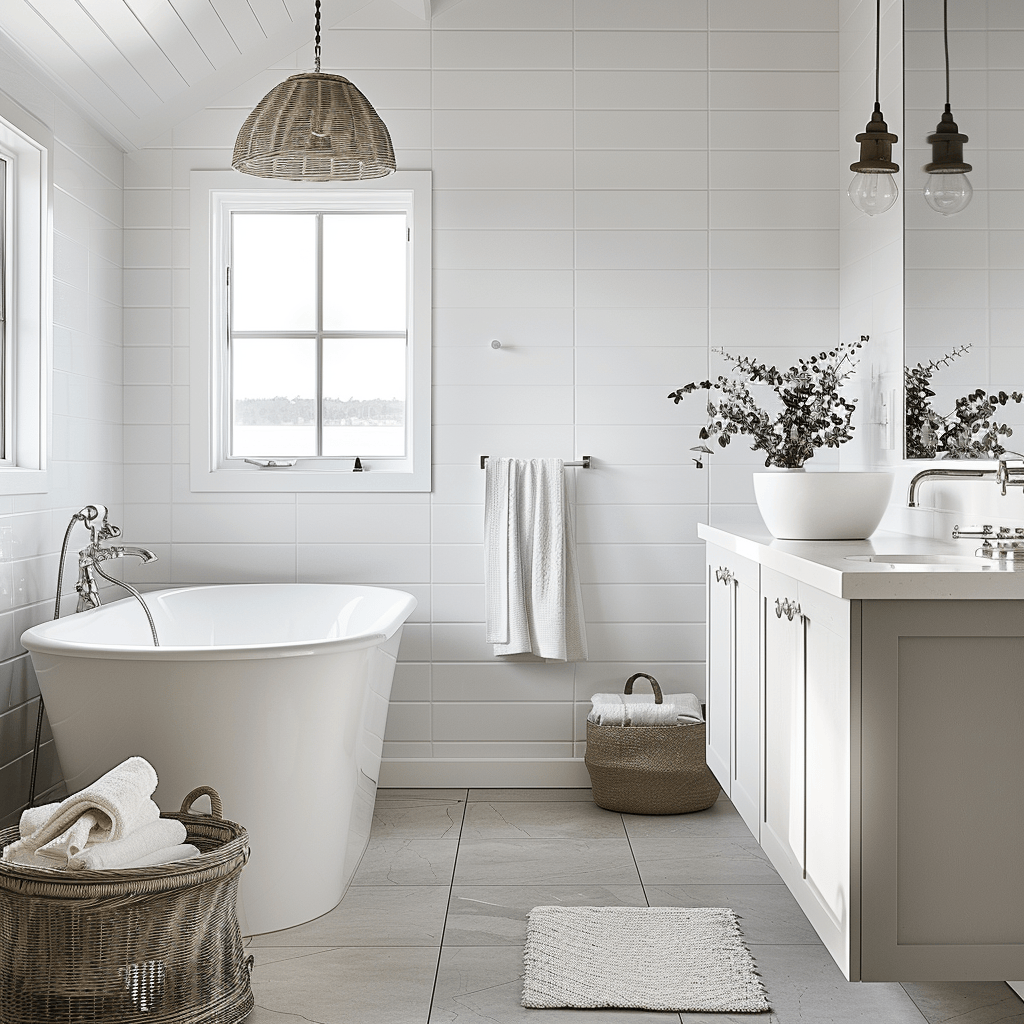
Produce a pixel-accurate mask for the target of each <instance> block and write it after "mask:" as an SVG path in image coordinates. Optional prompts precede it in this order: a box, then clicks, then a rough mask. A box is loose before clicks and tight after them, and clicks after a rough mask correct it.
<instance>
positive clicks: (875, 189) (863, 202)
mask: <svg viewBox="0 0 1024 1024" xmlns="http://www.w3.org/2000/svg"><path fill="white" fill-rule="evenodd" d="M846 194H847V195H848V196H849V197H850V200H851V201H852V202H853V205H854V206H856V207H857V209H858V210H860V211H861V213H866V214H867V215H868V216H869V217H876V216H878V214H880V213H885V211H886V210H888V209H890V208H891V207H892V204H893V203H895V202H896V197H897V196H898V195H899V194H900V190H899V189H898V188H897V187H896V181H895V180H894V179H893V176H892V175H891V174H886V173H884V172H883V173H881V174H865V173H864V172H863V171H858V172H857V173H856V174H855V175H854V176H853V181H851V182H850V187H849V188H848V189H847V190H846Z"/></svg>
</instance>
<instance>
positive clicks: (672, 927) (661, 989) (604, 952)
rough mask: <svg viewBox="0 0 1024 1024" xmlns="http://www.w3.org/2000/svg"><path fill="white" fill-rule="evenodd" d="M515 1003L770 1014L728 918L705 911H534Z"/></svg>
mask: <svg viewBox="0 0 1024 1024" xmlns="http://www.w3.org/2000/svg"><path fill="white" fill-rule="evenodd" d="M524 960H525V965H526V977H525V979H524V987H523V1006H529V1007H535V1008H554V1007H561V1006H568V1007H575V1008H578V1009H595V1008H597V1007H620V1008H623V1009H636V1010H676V1011H688V1012H692V1013H698V1012H704V1013H727V1012H728V1013H762V1012H765V1011H767V1010H770V1009H771V1007H770V1006H769V1005H768V999H767V996H766V994H765V990H764V985H762V984H761V979H760V977H759V976H758V974H757V971H756V969H755V967H754V959H753V957H752V956H751V955H750V951H749V950H748V949H747V947H746V946H745V945H744V943H743V936H742V934H741V932H740V927H739V924H738V923H737V921H736V915H735V914H734V913H733V912H732V911H731V910H728V909H725V908H718V907H715V908H706V907H534V908H533V910H531V911H530V915H529V918H528V923H527V930H526V951H525V955H524Z"/></svg>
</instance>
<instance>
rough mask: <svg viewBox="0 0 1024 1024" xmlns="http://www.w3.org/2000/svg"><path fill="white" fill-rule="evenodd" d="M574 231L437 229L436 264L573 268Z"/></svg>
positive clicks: (459, 267) (458, 267) (483, 266)
mask: <svg viewBox="0 0 1024 1024" xmlns="http://www.w3.org/2000/svg"><path fill="white" fill-rule="evenodd" d="M572 266H573V234H572V232H571V231H493V230H491V231H487V230H481V231H444V230H441V231H435V232H434V267H435V268H451V269H456V270H462V269H478V270H483V269H509V270H517V269H529V270H564V269H569V270H571V269H572Z"/></svg>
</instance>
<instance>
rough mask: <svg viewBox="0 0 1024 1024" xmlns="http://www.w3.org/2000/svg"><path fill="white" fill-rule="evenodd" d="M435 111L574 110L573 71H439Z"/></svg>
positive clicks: (434, 81)
mask: <svg viewBox="0 0 1024 1024" xmlns="http://www.w3.org/2000/svg"><path fill="white" fill-rule="evenodd" d="M432 89H433V101H434V109H435V110H444V109H449V110H467V109H474V108H476V109H483V110H490V109H492V108H493V109H495V110H502V109H506V110H507V109H512V110H516V109H520V110H558V109H562V110H572V108H573V73H572V71H435V72H434V73H433V77H432Z"/></svg>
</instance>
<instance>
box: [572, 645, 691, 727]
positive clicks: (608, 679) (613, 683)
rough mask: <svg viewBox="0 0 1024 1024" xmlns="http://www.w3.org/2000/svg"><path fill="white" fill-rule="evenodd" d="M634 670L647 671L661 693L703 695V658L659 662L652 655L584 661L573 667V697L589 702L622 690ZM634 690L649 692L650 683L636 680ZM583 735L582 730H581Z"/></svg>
mask: <svg viewBox="0 0 1024 1024" xmlns="http://www.w3.org/2000/svg"><path fill="white" fill-rule="evenodd" d="M634 672H648V673H650V674H651V675H652V676H654V678H655V679H657V680H658V685H659V686H660V687H661V689H662V692H663V693H695V694H697V696H699V697H700V698H701V699H703V697H704V660H703V658H702V659H700V660H699V661H690V662H686V661H683V662H679V661H669V662H659V661H655V660H654V659H653V658H640V659H637V660H635V661H623V662H615V661H587V662H581V663H580V664H579V665H577V666H576V700H577V701H581V702H583V701H585V702H587V704H588V705H589V702H590V698H591V697H592V696H593V695H594V694H595V693H622V691H623V689H624V687H625V683H626V680H627V679H628V678H629V677H630V676H631V675H632V674H633V673H634ZM635 686H636V692H638V693H639V692H641V690H640V687H644V689H643V691H642V692H644V693H646V692H648V688H649V686H650V684H649V683H648V682H647V681H646V680H638V681H637V682H636V684H635ZM584 735H585V731H584Z"/></svg>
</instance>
